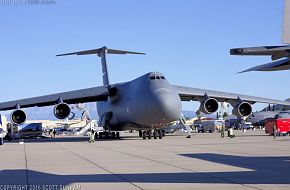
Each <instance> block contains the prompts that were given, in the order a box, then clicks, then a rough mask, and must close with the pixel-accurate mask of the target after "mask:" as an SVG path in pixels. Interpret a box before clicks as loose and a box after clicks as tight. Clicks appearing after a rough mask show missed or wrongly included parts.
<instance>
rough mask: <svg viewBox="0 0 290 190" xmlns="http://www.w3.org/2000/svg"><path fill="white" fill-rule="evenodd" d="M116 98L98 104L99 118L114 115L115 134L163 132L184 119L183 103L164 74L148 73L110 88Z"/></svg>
mask: <svg viewBox="0 0 290 190" xmlns="http://www.w3.org/2000/svg"><path fill="white" fill-rule="evenodd" d="M110 88H115V89H116V94H115V95H114V96H112V97H110V98H109V99H108V100H107V101H103V102H97V110H98V115H99V118H100V119H101V118H102V117H103V115H104V114H106V113H108V112H111V113H112V118H111V120H110V129H111V130H144V129H155V128H161V127H163V126H165V125H167V124H168V123H170V122H172V121H176V120H178V119H179V118H180V115H181V107H182V104H181V100H180V97H179V95H178V93H177V92H176V90H175V89H174V88H172V86H171V85H170V84H169V83H168V81H167V80H166V79H165V78H164V76H163V75H162V74H161V73H157V72H151V73H147V74H145V75H143V76H141V77H139V78H137V79H135V80H132V81H130V82H126V83H119V84H113V85H110Z"/></svg>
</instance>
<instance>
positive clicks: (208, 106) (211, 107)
mask: <svg viewBox="0 0 290 190" xmlns="http://www.w3.org/2000/svg"><path fill="white" fill-rule="evenodd" d="M218 108H219V104H218V101H217V100H216V99H214V98H209V97H208V98H205V99H204V100H203V101H202V102H201V103H200V107H199V110H200V111H202V112H203V113H205V114H210V113H213V112H216V111H217V110H218Z"/></svg>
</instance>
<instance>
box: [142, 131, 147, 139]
mask: <svg viewBox="0 0 290 190" xmlns="http://www.w3.org/2000/svg"><path fill="white" fill-rule="evenodd" d="M142 137H143V139H146V131H143V133H142Z"/></svg>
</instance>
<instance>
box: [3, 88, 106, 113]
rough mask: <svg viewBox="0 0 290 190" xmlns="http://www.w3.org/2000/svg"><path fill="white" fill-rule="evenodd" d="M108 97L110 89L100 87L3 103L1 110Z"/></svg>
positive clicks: (102, 99) (73, 102)
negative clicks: (59, 101)
mask: <svg viewBox="0 0 290 190" xmlns="http://www.w3.org/2000/svg"><path fill="white" fill-rule="evenodd" d="M108 95H109V91H108V89H107V88H106V87H104V86H100V87H94V88H87V89H81V90H75V91H69V92H62V93H57V94H50V95H46V96H38V97H33V98H27V99H21V100H14V101H9V102H2V103H0V110H1V111H5V110H12V109H15V108H16V106H17V104H19V106H20V108H28V107H35V106H37V107H42V106H50V105H54V104H56V103H57V101H58V100H59V99H60V98H61V99H62V100H63V101H64V102H65V103H67V104H75V103H84V102H94V101H105V100H107V98H108Z"/></svg>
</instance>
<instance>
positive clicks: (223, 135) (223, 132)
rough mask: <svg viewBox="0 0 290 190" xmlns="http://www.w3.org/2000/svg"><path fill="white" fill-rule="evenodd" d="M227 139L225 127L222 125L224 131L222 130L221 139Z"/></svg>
mask: <svg viewBox="0 0 290 190" xmlns="http://www.w3.org/2000/svg"><path fill="white" fill-rule="evenodd" d="M224 137H225V126H224V125H222V130H221V138H224Z"/></svg>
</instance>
